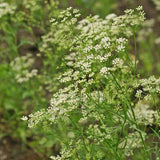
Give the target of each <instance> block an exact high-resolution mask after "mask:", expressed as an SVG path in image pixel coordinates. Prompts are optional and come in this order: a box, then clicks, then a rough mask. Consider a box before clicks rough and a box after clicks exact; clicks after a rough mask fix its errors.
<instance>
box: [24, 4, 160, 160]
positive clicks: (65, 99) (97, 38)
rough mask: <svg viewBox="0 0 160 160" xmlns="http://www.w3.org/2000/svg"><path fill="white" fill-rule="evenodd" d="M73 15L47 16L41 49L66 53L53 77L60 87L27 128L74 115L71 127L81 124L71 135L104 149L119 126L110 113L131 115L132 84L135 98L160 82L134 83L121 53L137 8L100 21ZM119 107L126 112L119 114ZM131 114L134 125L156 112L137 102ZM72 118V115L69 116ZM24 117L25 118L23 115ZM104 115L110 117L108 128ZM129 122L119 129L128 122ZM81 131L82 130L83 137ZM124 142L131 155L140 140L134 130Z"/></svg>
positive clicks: (138, 17) (138, 16)
mask: <svg viewBox="0 0 160 160" xmlns="http://www.w3.org/2000/svg"><path fill="white" fill-rule="evenodd" d="M78 16H79V13H78V11H77V10H73V11H72V9H71V8H69V9H67V10H66V11H64V12H62V13H61V15H60V16H59V17H58V18H57V19H56V18H55V19H52V20H51V23H52V27H51V31H50V32H49V33H48V34H47V35H46V36H44V37H43V42H44V43H43V45H42V48H41V51H42V52H44V53H46V56H47V55H49V56H50V55H51V56H52V52H53V48H54V53H56V54H60V53H61V52H67V55H66V56H64V57H63V58H64V60H65V62H63V63H65V64H63V65H62V66H59V67H62V68H61V69H62V70H61V71H63V72H62V73H58V75H57V79H58V81H59V82H60V84H61V89H59V90H58V91H56V92H55V93H54V94H53V97H52V98H51V100H50V107H48V109H47V110H46V111H42V112H41V111H40V112H36V113H35V114H31V115H30V117H29V118H30V119H29V121H28V122H29V126H30V127H34V126H36V125H37V124H38V123H39V122H42V121H43V120H48V121H50V122H51V123H52V124H57V123H58V121H59V120H60V121H61V122H62V121H65V122H67V124H72V122H73V121H74V120H75V119H76V123H77V124H76V127H77V128H80V127H82V128H81V129H80V130H81V131H80V133H77V132H76V134H77V135H78V136H77V135H76V134H75V135H74V137H76V138H77V139H78V140H79V141H80V142H82V144H83V146H85V145H84V143H85V142H86V141H87V145H90V144H92V143H94V142H96V145H97V144H98V145H102V147H104V146H106V143H105V142H106V141H109V142H110V141H112V140H111V139H112V138H111V137H112V136H111V135H112V134H113V135H117V133H118V131H120V129H121V127H119V126H118V125H119V124H118V123H119V122H118V121H116V118H113V119H112V118H111V117H114V116H113V115H112V114H111V113H113V112H114V113H115V114H119V117H120V118H121V119H123V120H124V116H126V117H127V113H128V117H130V116H131V118H130V119H131V121H132V119H133V115H132V114H133V113H132V112H130V110H129V107H131V106H133V105H132V99H131V95H132V94H133V89H134V88H135V86H134V82H135V83H136V82H137V83H138V84H137V85H136V87H142V88H143V89H142V90H140V89H139V90H138V91H137V93H136V97H137V98H139V99H141V96H142V94H143V92H153V91H154V92H155V93H159V89H160V85H159V84H160V82H159V79H156V78H155V77H150V78H149V79H142V80H137V81H136V80H135V76H133V75H132V71H129V69H130V70H131V69H132V68H131V67H130V66H129V64H128V62H127V61H126V54H123V53H124V52H125V51H126V45H127V42H128V38H129V37H130V36H132V35H133V34H134V32H135V31H136V29H137V28H138V27H139V26H140V25H141V23H142V22H143V21H144V12H143V11H142V8H141V7H138V8H137V9H136V10H127V11H126V12H125V14H124V15H122V16H116V15H109V16H108V17H106V19H105V20H103V19H101V18H99V17H98V16H94V17H87V18H86V19H83V20H81V21H80V22H78V19H77V17H78ZM73 18H74V19H73ZM54 56H55V55H54ZM127 60H128V59H127ZM63 67H64V68H63ZM135 99H136V98H135ZM133 101H134V100H133ZM130 103H131V104H130ZM123 107H124V110H125V111H126V115H124V113H123V112H122V108H123ZM125 107H126V108H125ZM134 112H135V118H136V119H137V124H141V123H143V125H147V124H153V122H154V118H157V117H158V116H159V115H157V114H156V112H155V111H153V110H151V109H149V108H148V105H141V107H139V106H138V105H136V106H135V108H134ZM142 112H144V113H142ZM72 116H73V117H76V118H74V119H72ZM23 119H24V120H26V118H25V117H23ZM108 119H110V121H112V122H111V125H112V126H110V123H108V121H107V120H108ZM128 121H129V120H128ZM128 121H127V122H126V124H125V125H124V128H125V127H127V125H130V126H132V125H133V123H130V121H129V122H128ZM73 124H74V123H73ZM84 124H85V127H84V128H83V125H84ZM113 125H114V126H116V128H114V127H113ZM70 129H72V125H71V126H70ZM71 131H72V130H71ZM82 132H84V133H85V138H84V135H83V133H82ZM114 133H115V134H114ZM79 134H80V135H79ZM144 135H145V134H144ZM144 135H142V136H144ZM73 139H74V138H73ZM77 139H76V140H77ZM82 139H83V140H82ZM76 140H75V141H76ZM75 141H74V142H75ZM125 144H126V151H127V150H128V151H129V152H128V153H130V154H132V153H133V152H132V151H133V149H135V148H138V147H141V146H142V138H141V137H140V134H139V132H135V133H130V134H128V136H127V137H125V140H124V142H122V143H121V144H120V148H125V146H124V145H125ZM71 146H72V147H73V146H74V145H73V144H71ZM71 146H69V147H71ZM76 147H78V146H76ZM86 148H87V147H86ZM77 152H78V151H77ZM72 154H73V153H71V152H70V151H69V150H68V149H67V150H65V149H64V150H63V149H62V152H61V156H57V157H54V156H53V157H51V158H52V159H53V160H61V159H65V158H66V159H67V158H68V159H70V157H71V158H73V157H72ZM126 154H127V153H126Z"/></svg>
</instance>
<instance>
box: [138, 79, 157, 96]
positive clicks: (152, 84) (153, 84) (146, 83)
mask: <svg viewBox="0 0 160 160" xmlns="http://www.w3.org/2000/svg"><path fill="white" fill-rule="evenodd" d="M139 84H140V85H141V86H142V87H143V90H144V91H145V92H149V93H157V94H160V78H155V76H151V77H149V78H148V79H141V80H140V82H139Z"/></svg>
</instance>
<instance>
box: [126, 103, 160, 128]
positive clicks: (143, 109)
mask: <svg viewBox="0 0 160 160" xmlns="http://www.w3.org/2000/svg"><path fill="white" fill-rule="evenodd" d="M134 113H135V117H136V121H137V123H138V124H140V125H145V126H147V125H150V126H152V125H153V124H155V123H156V122H158V121H159V119H157V118H158V113H157V111H156V110H155V111H154V110H153V109H151V108H150V106H149V105H148V104H144V103H143V102H141V101H139V102H138V104H137V105H136V106H135V108H134ZM128 115H129V116H130V115H131V111H130V110H129V111H128Z"/></svg>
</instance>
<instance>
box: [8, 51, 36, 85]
mask: <svg viewBox="0 0 160 160" xmlns="http://www.w3.org/2000/svg"><path fill="white" fill-rule="evenodd" d="M33 64H34V58H33V57H32V55H31V54H27V55H26V56H21V57H16V58H15V59H14V60H13V61H12V62H11V63H10V66H11V67H12V69H13V71H14V72H15V74H16V80H17V82H18V83H22V82H26V81H28V80H29V79H31V78H32V77H35V76H36V75H37V72H38V70H37V69H32V67H33Z"/></svg>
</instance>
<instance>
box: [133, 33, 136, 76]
mask: <svg viewBox="0 0 160 160" xmlns="http://www.w3.org/2000/svg"><path fill="white" fill-rule="evenodd" d="M133 37H134V48H135V62H134V75H135V77H136V69H137V43H136V35H135V33H134V34H133Z"/></svg>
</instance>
